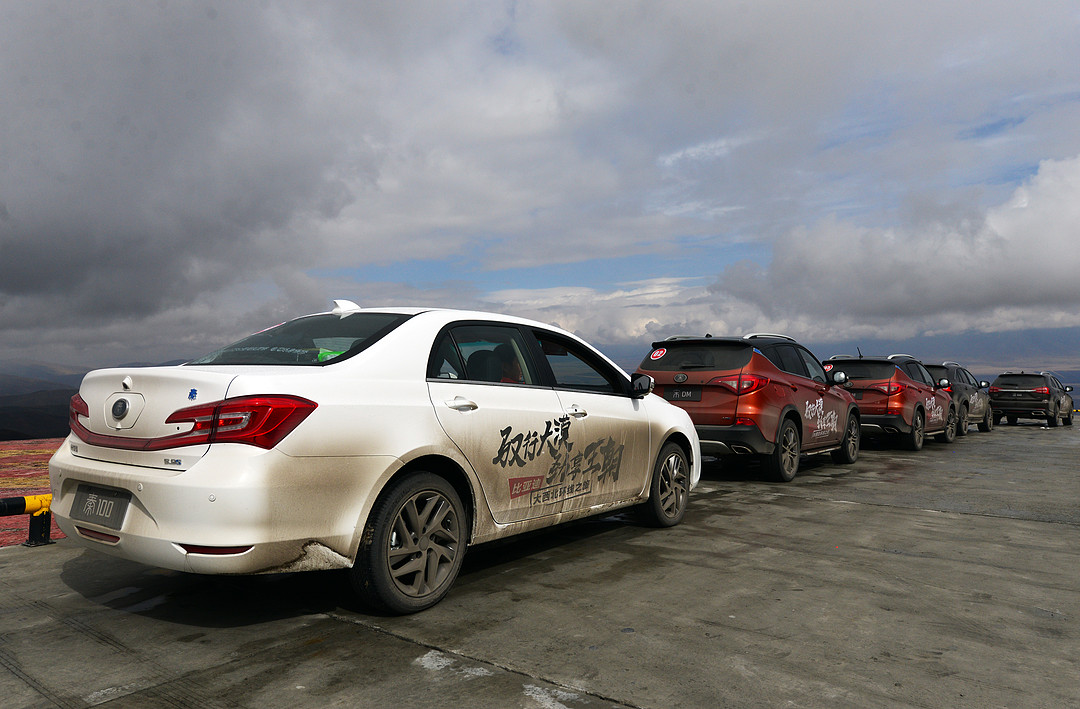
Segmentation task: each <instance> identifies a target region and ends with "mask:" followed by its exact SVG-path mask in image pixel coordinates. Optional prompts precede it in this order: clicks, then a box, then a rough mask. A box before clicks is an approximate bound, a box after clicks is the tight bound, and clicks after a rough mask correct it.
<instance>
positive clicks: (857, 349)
mask: <svg viewBox="0 0 1080 709" xmlns="http://www.w3.org/2000/svg"><path fill="white" fill-rule="evenodd" d="M855 351H856V352H858V353H859V359H862V349H861V348H860V347H859V346H858V345H855Z"/></svg>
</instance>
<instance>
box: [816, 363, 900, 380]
mask: <svg viewBox="0 0 1080 709" xmlns="http://www.w3.org/2000/svg"><path fill="white" fill-rule="evenodd" d="M829 364H831V365H833V367H834V368H835V369H837V370H839V371H841V372H843V373H844V374H846V375H847V376H848V379H892V375H893V372H895V371H896V365H895V364H893V363H892V362H863V361H859V360H847V359H844V360H839V361H838V360H832V361H830V362H829Z"/></svg>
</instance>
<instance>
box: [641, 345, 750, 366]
mask: <svg viewBox="0 0 1080 709" xmlns="http://www.w3.org/2000/svg"><path fill="white" fill-rule="evenodd" d="M654 347H655V349H653V351H652V352H651V353H649V354H648V355H646V356H645V359H643V360H642V361H641V366H640V368H641V369H642V370H645V371H653V372H677V371H680V370H683V371H688V370H692V369H706V370H712V371H717V370H719V371H728V370H732V369H741V368H742V367H745V366H746V365H747V364H748V363H749V362H750V357H751V355H753V354H754V350H753V348H752V347H751V346H750V345H748V344H746V343H745V342H710V343H701V342H688V343H685V344H679V343H677V342H670V343H669V342H661V343H657V344H656V345H655V346H654Z"/></svg>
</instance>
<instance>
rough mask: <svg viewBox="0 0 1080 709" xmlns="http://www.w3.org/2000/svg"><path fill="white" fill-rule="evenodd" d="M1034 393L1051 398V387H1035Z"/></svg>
mask: <svg viewBox="0 0 1080 709" xmlns="http://www.w3.org/2000/svg"><path fill="white" fill-rule="evenodd" d="M1032 391H1033V392H1035V393H1036V394H1046V395H1047V396H1050V387H1035V388H1034V389H1032Z"/></svg>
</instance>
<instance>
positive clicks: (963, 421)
mask: <svg viewBox="0 0 1080 709" xmlns="http://www.w3.org/2000/svg"><path fill="white" fill-rule="evenodd" d="M970 425H971V424H970V422H969V421H968V407H967V404H965V405H963V406H961V407H960V413H959V415H957V417H956V435H958V436H966V435H968V427H969V426H970Z"/></svg>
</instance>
